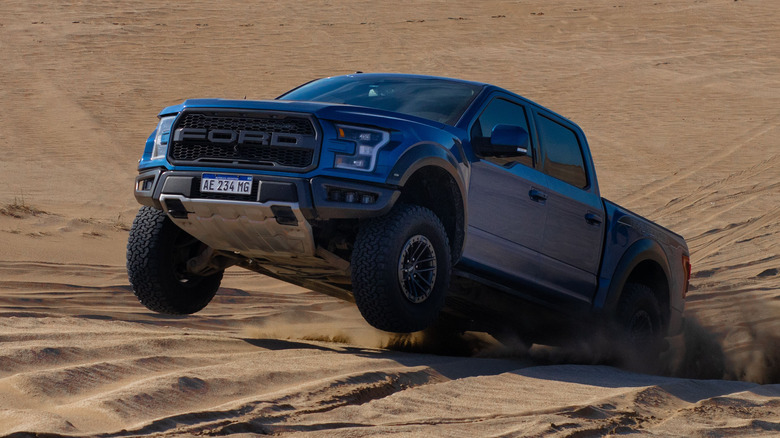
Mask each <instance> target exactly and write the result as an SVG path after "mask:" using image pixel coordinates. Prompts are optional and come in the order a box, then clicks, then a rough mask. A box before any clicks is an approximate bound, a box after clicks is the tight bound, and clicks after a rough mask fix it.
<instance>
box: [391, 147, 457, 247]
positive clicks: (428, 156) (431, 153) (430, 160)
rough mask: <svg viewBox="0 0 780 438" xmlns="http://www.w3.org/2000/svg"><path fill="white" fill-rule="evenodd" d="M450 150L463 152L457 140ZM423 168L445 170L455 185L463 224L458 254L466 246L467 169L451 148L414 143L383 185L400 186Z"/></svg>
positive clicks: (397, 162)
mask: <svg viewBox="0 0 780 438" xmlns="http://www.w3.org/2000/svg"><path fill="white" fill-rule="evenodd" d="M453 149H455V150H456V151H458V152H461V154H460V155H461V156H462V155H463V154H462V149H461V148H460V145H459V143H457V141H456V142H455V145H454V148H453ZM426 167H436V168H438V169H442V170H444V171H445V172H447V174H449V176H450V177H451V178H452V180H453V181H454V182H455V184H456V186H457V189H458V194H459V196H460V204H461V206H462V214H463V217H462V223H461V224H460V227H461V228H462V231H461V234H462V236H461V239H460V242H459V243H458V244H457V245H456V246H457V247H458V248H459V250H458V252H460V251H462V249H463V245H464V244H465V235H466V228H467V225H468V202H467V195H468V193H467V187H468V182H467V180H468V179H467V177H466V175H465V174H466V173H467V172H468V170H467V169H468V167H467V164H466V162H464V161H462V160H459V159H458V158H457V157H456V156H455V155H454V154H453V153H452V151H451V150H450V149H447V148H445V147H444V146H442V145H440V144H438V143H434V142H421V143H417V144H415V145H414V146H411V147H410V148H409V149H407V150H406V151H404V153H403V154H402V155H401V156H400V157H399V159H398V160H397V161H396V163H395V165H394V166H393V168H392V170H391V171H390V174H389V176H388V178H387V180H386V183H387V184H388V185H391V186H397V187H403V186H405V185H406V183H407V182H408V181H409V178H411V177H412V175H414V174H415V173H416V172H417V171H419V170H420V169H423V168H426ZM459 256H460V254H458V258H459Z"/></svg>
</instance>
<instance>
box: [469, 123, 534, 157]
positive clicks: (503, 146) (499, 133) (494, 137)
mask: <svg viewBox="0 0 780 438" xmlns="http://www.w3.org/2000/svg"><path fill="white" fill-rule="evenodd" d="M486 143H488V142H484V143H483V144H481V145H480V147H479V153H480V155H482V156H484V157H522V156H524V155H528V149H529V147H530V137H529V136H528V131H526V130H525V129H524V128H521V127H520V126H514V125H496V126H494V127H493V131H492V132H491V133H490V143H489V144H486Z"/></svg>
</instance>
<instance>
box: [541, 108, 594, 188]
mask: <svg viewBox="0 0 780 438" xmlns="http://www.w3.org/2000/svg"><path fill="white" fill-rule="evenodd" d="M538 115H539V117H537V122H536V127H537V129H538V131H539V143H541V145H542V149H543V150H544V173H546V174H547V175H550V176H552V177H553V178H556V179H559V180H561V181H565V182H567V183H569V184H571V185H573V186H575V187H579V188H581V189H584V188H585V187H587V186H588V177H587V174H586V173H585V164H584V162H583V159H582V148H581V147H580V142H579V141H578V140H577V134H575V133H574V131H572V130H571V129H569V128H567V127H566V126H563V125H561V124H560V123H558V122H555V121H553V120H552V119H549V118H547V117H545V116H544V115H542V114H538Z"/></svg>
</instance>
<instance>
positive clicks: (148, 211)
mask: <svg viewBox="0 0 780 438" xmlns="http://www.w3.org/2000/svg"><path fill="white" fill-rule="evenodd" d="M204 247H205V245H204V244H203V243H201V242H200V241H199V240H197V239H195V238H194V237H192V236H190V235H189V234H187V233H186V232H185V231H184V230H182V229H181V228H179V227H178V226H176V224H174V223H173V222H172V221H171V220H170V219H169V218H168V215H166V214H165V212H163V211H160V210H157V209H155V208H152V207H148V206H143V207H141V209H140V210H139V211H138V215H137V216H136V218H135V220H134V221H133V227H132V228H131V229H130V238H129V239H128V241H127V275H128V278H129V279H130V284H131V285H132V287H133V293H134V294H135V296H136V297H137V298H138V301H140V302H141V304H143V305H144V306H146V308H148V309H149V310H153V311H155V312H159V313H167V314H170V315H186V314H190V313H195V312H197V311H199V310H201V309H203V308H204V307H206V305H207V304H208V303H209V302H210V301H211V299H212V298H214V295H215V294H216V293H217V289H219V285H220V283H221V281H222V274H223V271H220V272H218V273H216V274H212V275H208V276H198V275H194V274H191V273H189V272H187V269H186V264H187V260H189V259H191V258H192V257H195V256H196V255H198V254H199V253H200V251H202V250H203V249H204Z"/></svg>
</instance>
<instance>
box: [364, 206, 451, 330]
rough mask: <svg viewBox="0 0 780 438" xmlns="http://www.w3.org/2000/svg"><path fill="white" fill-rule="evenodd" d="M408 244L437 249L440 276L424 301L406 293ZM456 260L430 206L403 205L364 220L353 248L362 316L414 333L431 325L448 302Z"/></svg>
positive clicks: (382, 326) (376, 323)
mask: <svg viewBox="0 0 780 438" xmlns="http://www.w3.org/2000/svg"><path fill="white" fill-rule="evenodd" d="M420 236H422V237H424V239H420ZM409 244H412V245H415V244H416V245H418V246H419V247H420V248H421V249H422V250H423V251H428V252H429V253H433V254H435V261H434V263H435V267H434V271H433V272H434V273H435V278H434V279H433V281H432V283H433V284H432V286H431V288H430V292H427V290H426V293H429V294H428V295H425V298H424V299H422V301H420V302H414V301H413V300H412V298H414V297H412V298H408V297H407V296H408V295H409V288H408V287H406V289H405V288H404V287H405V286H402V282H403V280H401V277H402V276H403V275H404V274H402V273H399V270H402V269H401V267H400V265H401V264H402V260H401V257H402V253H404V251H405V249H406V248H408V247H409V246H408V245H409ZM431 249H432V251H430V250H431ZM451 260H452V258H451V257H450V247H449V240H448V239H447V233H446V231H445V230H444V226H443V225H442V223H441V221H440V220H439V218H438V217H437V216H436V215H435V214H434V213H433V212H432V211H431V210H429V209H427V208H425V207H421V206H418V205H406V204H399V205H396V206H395V207H394V208H393V209H392V210H391V211H390V212H389V213H388V214H387V215H385V216H382V217H380V218H374V219H370V220H367V221H365V222H363V223H362V224H361V227H360V231H359V232H358V235H357V238H356V239H355V245H354V250H353V252H352V293H353V295H354V297H355V303H356V304H357V307H358V309H359V310H360V313H361V314H362V315H363V318H365V320H366V321H368V323H369V324H371V325H372V326H374V327H376V328H378V329H380V330H384V331H388V332H394V333H411V332H415V331H419V330H423V329H425V328H426V327H428V326H430V325H431V324H433V322H434V321H435V320H436V318H437V316H438V314H439V311H440V310H441V308H442V306H443V305H444V298H445V295H446V292H447V290H448V288H449V283H450V273H451V270H452V261H451ZM428 266H430V265H428ZM415 269H416V268H415ZM421 272H422V271H421ZM407 286H408V284H407ZM405 291H406V292H405ZM421 295H423V294H421ZM417 299H421V297H419V298H417Z"/></svg>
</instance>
